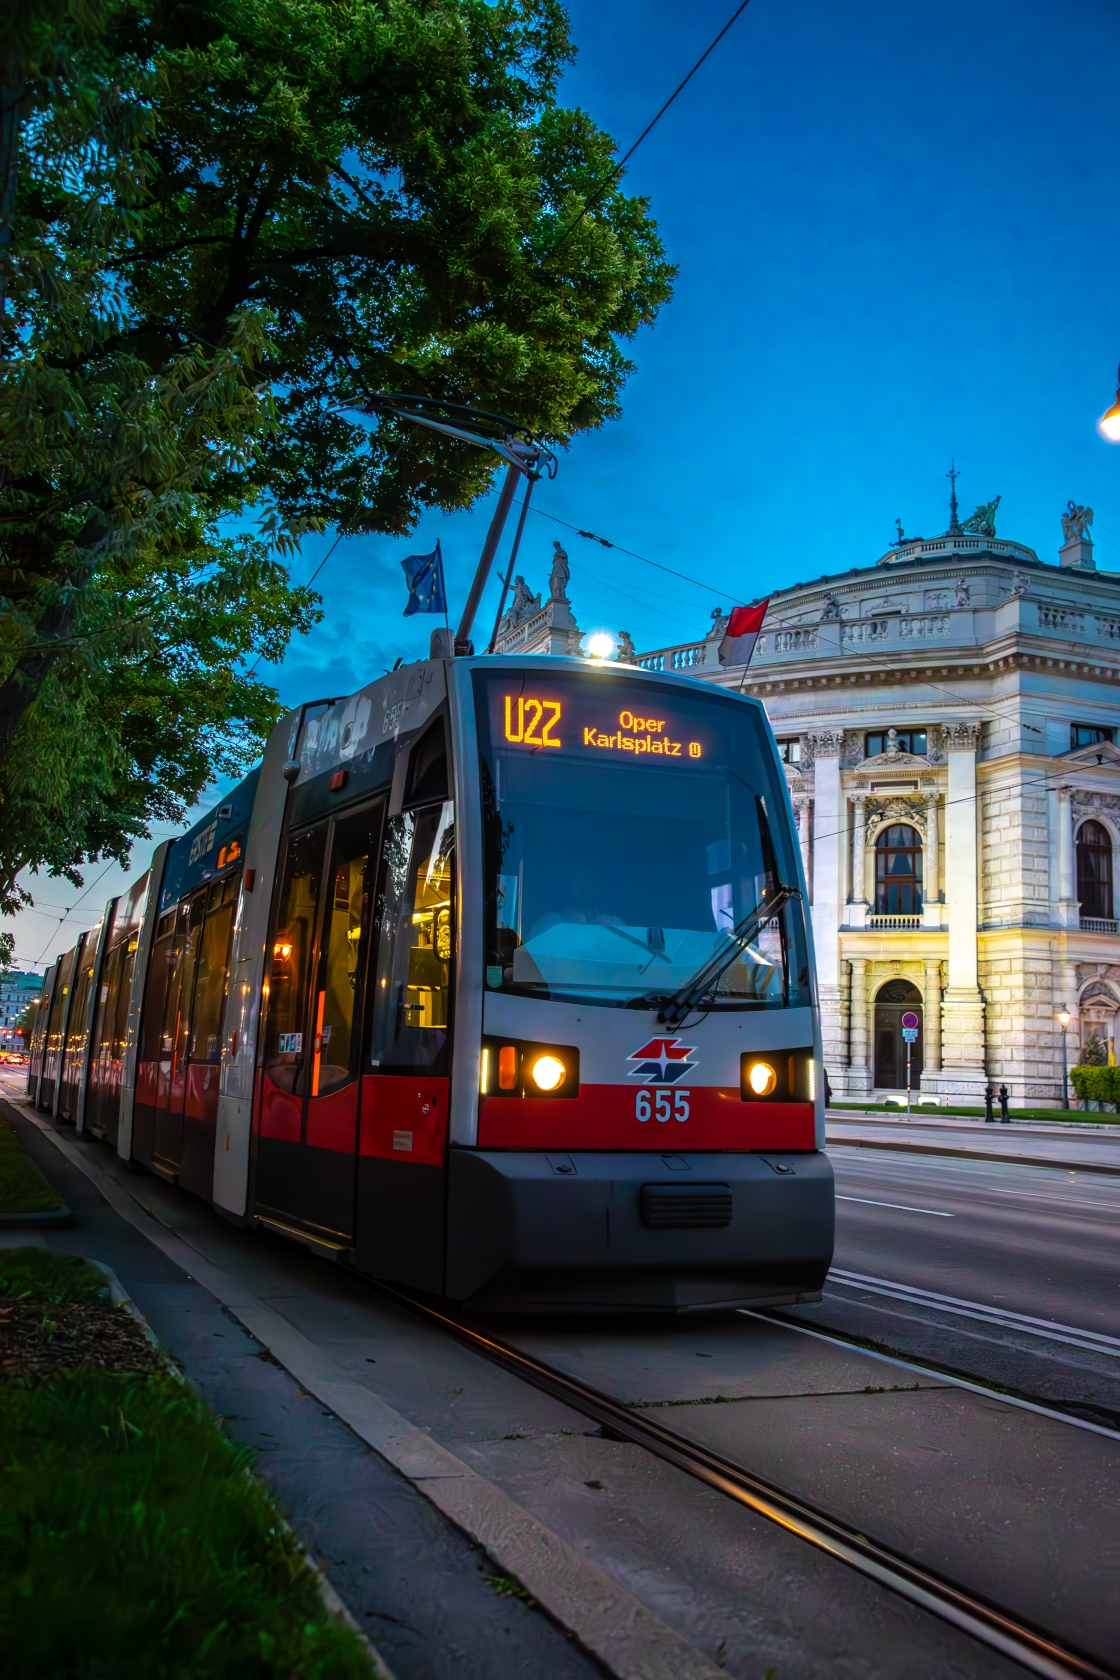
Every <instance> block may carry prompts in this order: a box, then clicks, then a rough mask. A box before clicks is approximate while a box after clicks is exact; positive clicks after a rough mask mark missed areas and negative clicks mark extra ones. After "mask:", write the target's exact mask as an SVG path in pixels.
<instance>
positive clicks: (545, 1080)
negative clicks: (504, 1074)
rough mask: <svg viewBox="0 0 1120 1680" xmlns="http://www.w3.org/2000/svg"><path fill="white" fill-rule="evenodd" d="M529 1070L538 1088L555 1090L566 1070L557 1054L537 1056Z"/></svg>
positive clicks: (562, 1080) (560, 1083) (561, 1082)
mask: <svg viewBox="0 0 1120 1680" xmlns="http://www.w3.org/2000/svg"><path fill="white" fill-rule="evenodd" d="M529 1071H530V1073H531V1075H532V1079H533V1084H534V1085H536V1087H537V1088H538V1090H541V1091H555V1090H557V1089H558V1088H559V1087H560V1086H561V1085H562V1084H563V1083H564V1079H565V1076H566V1074H567V1071H568V1070H567V1068H566V1067H565V1066H564V1064H563V1062H562V1061H561V1060H560V1058H559V1057H558V1056H538V1057H537V1059H536V1061H535V1062H534V1063H533V1065H532V1067H531V1068H530V1070H529Z"/></svg>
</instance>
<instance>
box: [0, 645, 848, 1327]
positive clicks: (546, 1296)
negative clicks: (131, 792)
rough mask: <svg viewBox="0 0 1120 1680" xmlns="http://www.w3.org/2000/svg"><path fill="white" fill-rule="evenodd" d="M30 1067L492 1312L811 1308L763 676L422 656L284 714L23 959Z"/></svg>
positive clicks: (170, 1167) (374, 1264)
mask: <svg viewBox="0 0 1120 1680" xmlns="http://www.w3.org/2000/svg"><path fill="white" fill-rule="evenodd" d="M31 1052H32V1054H31V1061H30V1068H29V1090H30V1093H31V1096H32V1098H33V1100H34V1101H35V1102H36V1103H37V1104H38V1106H39V1107H40V1108H41V1109H45V1110H47V1111H49V1112H50V1113H52V1114H54V1115H55V1116H57V1117H58V1118H59V1119H62V1120H66V1121H69V1122H71V1123H72V1124H74V1125H75V1126H76V1127H77V1128H78V1129H79V1130H84V1131H88V1132H91V1133H93V1134H95V1135H97V1136H98V1137H100V1138H102V1139H104V1140H105V1142H106V1143H107V1144H108V1145H110V1146H111V1147H113V1148H114V1149H115V1150H116V1152H117V1154H118V1155H120V1156H121V1157H123V1158H124V1159H126V1160H131V1161H134V1162H137V1163H140V1164H142V1165H143V1166H144V1167H146V1168H147V1169H149V1170H150V1171H151V1172H153V1173H156V1174H159V1175H160V1176H161V1177H163V1178H165V1179H167V1180H170V1181H173V1182H175V1183H177V1184H179V1185H180V1186H182V1187H183V1188H184V1189H186V1190H189V1191H192V1192H193V1193H194V1194H196V1195H199V1196H202V1197H204V1198H206V1199H207V1200H209V1201H211V1202H212V1203H213V1204H214V1206H215V1207H216V1208H217V1209H219V1210H220V1211H221V1212H222V1213H223V1214H225V1215H226V1216H227V1217H229V1218H231V1219H234V1220H237V1221H240V1222H244V1223H246V1224H253V1225H257V1226H264V1227H267V1228H269V1229H271V1230H273V1231H277V1232H280V1233H282V1234H283V1235H285V1236H287V1237H291V1238H294V1239H296V1240H298V1241H300V1242H303V1243H305V1244H307V1245H309V1246H311V1247H312V1248H313V1249H316V1250H317V1251H319V1252H320V1253H323V1254H327V1255H330V1256H333V1257H335V1258H336V1259H339V1260H342V1261H345V1262H347V1263H349V1264H350V1265H352V1266H353V1267H355V1268H357V1270H359V1271H361V1272H363V1273H367V1274H369V1275H371V1276H373V1277H375V1278H380V1279H384V1280H389V1281H393V1282H395V1283H397V1284H400V1285H403V1286H406V1287H408V1288H411V1289H414V1290H418V1291H423V1292H426V1293H429V1294H432V1295H437V1296H442V1297H446V1298H450V1299H453V1300H455V1301H457V1302H461V1303H465V1304H466V1305H468V1306H469V1307H471V1308H473V1309H478V1310H493V1311H643V1310H645V1311H655V1312H656V1311H661V1312H666V1311H669V1312H683V1311H694V1310H701V1309H716V1308H729V1307H734V1306H740V1305H763V1304H768V1305H773V1304H778V1303H791V1302H797V1301H811V1300H816V1299H818V1298H819V1291H820V1289H821V1285H822V1283H823V1281H824V1278H825V1275H826V1272H827V1269H828V1266H829V1262H830V1260H831V1255H832V1243H833V1213H834V1204H833V1184H832V1173H831V1168H830V1164H829V1161H828V1158H827V1156H826V1155H825V1154H824V1152H823V1142H824V1107H823V1069H822V1064H821V1059H820V1058H821V1046H820V1029H819V1020H818V1011H817V1008H816V1003H815V998H814V977H813V962H812V951H811V934H810V929H809V926H808V918H807V915H806V911H805V883H804V879H803V876H802V870H801V857H800V849H799V847H798V845H797V840H796V834H795V830H794V825H793V818H792V812H791V809H790V803H789V798H788V794H787V791H786V786H785V781H784V777H783V773H782V769H781V766H780V764H779V761H778V756H777V751H776V748H775V746H774V741H773V737H772V735H771V733H770V729H769V725H768V723H767V721H766V717H765V714H764V712H763V710H762V707H761V706H760V705H759V703H758V702H757V701H755V700H753V699H751V698H748V697H745V696H740V695H736V694H732V693H729V692H728V691H726V690H723V689H720V688H717V687H714V686H712V685H709V684H705V683H701V682H698V681H696V680H694V679H689V678H687V677H680V676H676V675H670V674H667V673H656V672H647V671H645V670H642V669H640V668H637V667H633V666H619V665H604V666H591V665H585V664H584V663H583V662H577V661H573V660H570V659H562V658H550V657H540V656H536V657H533V658H530V659H525V660H522V661H518V660H516V659H511V658H509V657H481V658H475V657H468V658H455V659H451V660H448V659H429V660H425V661H421V662H419V663H416V664H413V665H411V666H407V667H404V668H402V669H399V670H397V671H394V672H392V673H391V674H388V675H386V676H385V677H383V678H382V679H381V680H380V681H378V682H375V683H372V684H370V685H369V686H367V687H365V688H362V689H360V690H359V691H358V692H357V693H356V694H353V695H350V696H349V697H347V698H344V699H331V700H321V701H316V702H313V703H310V704H307V705H304V706H301V707H299V708H298V709H297V710H295V711H293V712H291V713H290V714H289V715H288V716H287V717H285V718H284V719H283V720H282V721H281V722H280V723H279V724H278V725H277V726H276V728H275V729H274V730H273V731H272V734H271V736H270V738H269V740H268V743H267V746H266V748H265V752H264V757H263V761H262V763H261V764H260V766H259V767H258V768H257V769H256V770H254V771H253V773H252V774H251V775H250V776H249V777H248V778H247V779H246V780H245V781H244V782H242V783H241V785H240V786H239V787H238V788H236V789H235V790H234V791H233V792H232V793H231V794H229V795H228V797H227V798H226V799H225V800H223V801H222V803H221V804H220V805H218V806H217V807H216V808H215V809H214V810H213V811H212V812H210V813H209V814H208V815H207V816H206V817H204V818H203V819H202V821H201V822H199V823H197V824H196V825H195V826H194V828H193V829H191V830H190V832H189V833H187V834H186V835H184V836H183V837H182V838H180V839H178V840H176V841H175V842H174V843H169V842H165V843H164V844H162V845H160V846H159V847H158V848H157V849H156V851H155V854H154V856H153V858H152V861H151V864H150V867H149V868H148V870H147V871H146V872H145V873H144V874H143V875H142V876H141V877H140V879H139V880H138V881H136V882H135V883H134V884H133V885H132V886H131V887H130V888H129V890H128V891H127V892H125V893H124V894H123V895H122V896H121V897H120V898H118V899H115V900H113V901H112V902H111V903H110V904H109V905H108V907H107V909H106V911H105V914H104V916H103V918H102V920H101V922H100V923H99V924H98V926H97V927H96V928H94V929H93V930H92V931H91V932H90V933H88V934H86V935H85V936H84V937H83V938H82V939H81V940H79V942H78V944H77V945H76V946H75V948H74V949H73V950H72V951H70V952H68V953H66V955H65V956H63V957H61V958H59V959H58V961H57V963H56V964H55V965H54V968H53V969H52V970H51V971H50V972H49V973H48V976H47V978H46V982H45V984H44V991H43V1000H42V1005H41V1007H40V1009H39V1011H38V1016H37V1022H36V1027H35V1031H34V1035H33V1039H32V1046H31Z"/></svg>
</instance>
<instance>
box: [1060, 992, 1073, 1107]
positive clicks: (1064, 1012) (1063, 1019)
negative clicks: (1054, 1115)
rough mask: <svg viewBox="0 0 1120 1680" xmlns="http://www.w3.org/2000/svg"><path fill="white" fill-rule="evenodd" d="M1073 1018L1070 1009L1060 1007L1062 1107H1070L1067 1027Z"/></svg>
mask: <svg viewBox="0 0 1120 1680" xmlns="http://www.w3.org/2000/svg"><path fill="white" fill-rule="evenodd" d="M1072 1019H1073V1017H1072V1016H1071V1014H1070V1012H1069V1010H1068V1009H1059V1011H1058V1025H1059V1026H1060V1027H1061V1029H1062V1107H1063V1108H1068V1107H1069V1065H1068V1063H1069V1058H1068V1057H1067V1055H1066V1028H1067V1027H1068V1026H1069V1024H1070V1021H1071V1020H1072Z"/></svg>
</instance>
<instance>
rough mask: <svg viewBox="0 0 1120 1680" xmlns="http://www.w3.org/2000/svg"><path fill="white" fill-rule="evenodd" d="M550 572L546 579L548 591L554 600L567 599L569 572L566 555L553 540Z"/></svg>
mask: <svg viewBox="0 0 1120 1680" xmlns="http://www.w3.org/2000/svg"><path fill="white" fill-rule="evenodd" d="M552 547H553V549H554V551H555V552H554V554H553V556H552V574H551V576H550V577H549V580H548V592H549V595H550V596H551V597H552V599H553V600H554V601H566V600H567V599H568V579H569V578H570V577H571V575H572V574H571V572H570V571H569V569H568V556H567V554H566V553H565V551H564V550H563V549H562V548H561V547H560V544H559V543H558V542H555V541H554V542H553V544H552Z"/></svg>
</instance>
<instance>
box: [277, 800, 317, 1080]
mask: <svg viewBox="0 0 1120 1680" xmlns="http://www.w3.org/2000/svg"><path fill="white" fill-rule="evenodd" d="M326 834H327V831H326V826H325V824H322V825H320V826H319V827H318V828H313V829H309V830H308V831H307V833H306V834H297V835H294V836H293V837H292V838H291V839H290V840H289V841H288V855H287V857H286V858H285V860H284V876H283V880H282V881H281V884H280V899H279V904H278V907H277V912H276V934H275V937H274V939H273V942H272V972H271V975H270V977H269V983H268V1025H267V1027H266V1029H265V1044H264V1067H265V1072H266V1074H267V1075H268V1077H269V1078H270V1079H271V1080H272V1082H273V1084H274V1085H278V1086H279V1087H280V1089H281V1090H283V1091H294V1090H296V1089H297V1086H298V1084H299V1078H300V1074H301V1072H302V1069H303V1066H304V1062H305V1060H307V1057H308V1053H309V1052H310V1048H311V1045H310V1033H309V1030H308V1022H307V999H308V992H309V991H310V987H311V973H310V965H311V949H312V946H313V944H314V941H315V921H316V917H317V913H318V908H319V883H320V879H321V877H322V873H323V848H324V844H325V842H326Z"/></svg>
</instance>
